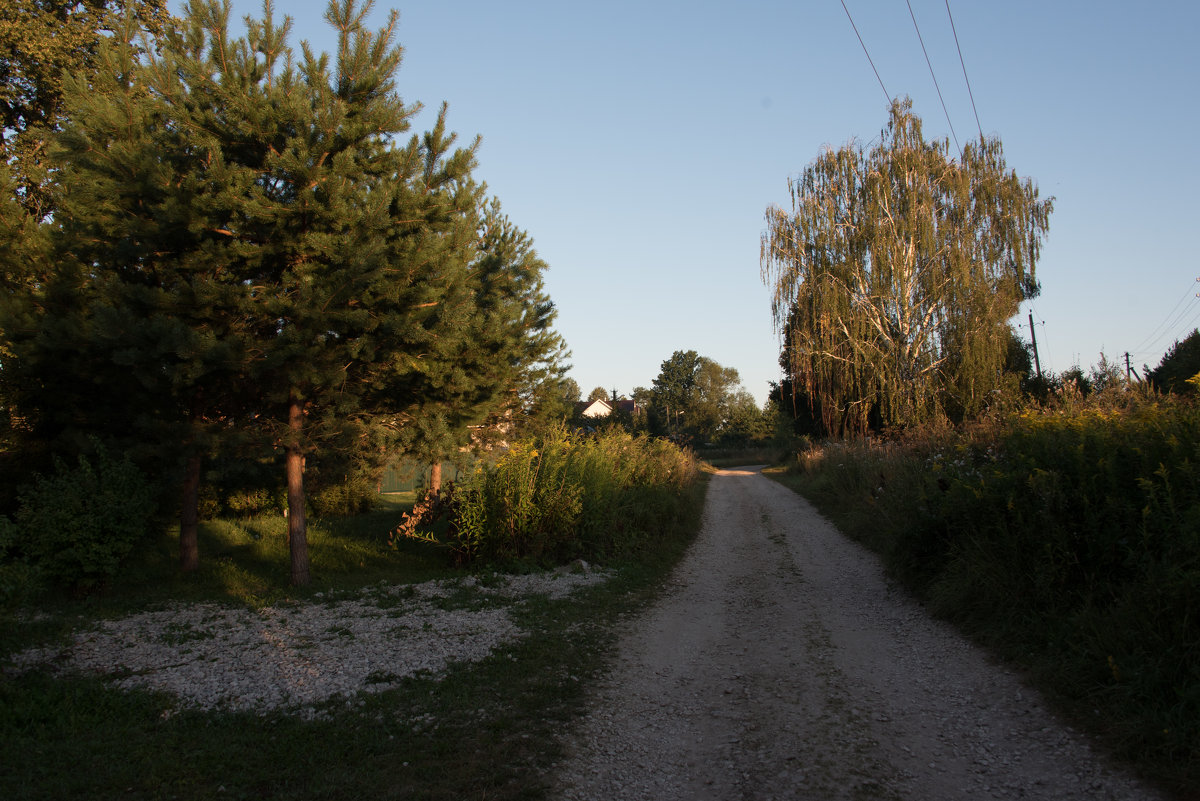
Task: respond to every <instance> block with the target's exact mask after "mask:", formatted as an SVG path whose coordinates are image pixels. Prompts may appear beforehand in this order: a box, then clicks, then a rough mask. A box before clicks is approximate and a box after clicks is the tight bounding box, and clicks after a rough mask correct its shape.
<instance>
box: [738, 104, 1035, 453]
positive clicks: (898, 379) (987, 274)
mask: <svg viewBox="0 0 1200 801" xmlns="http://www.w3.org/2000/svg"><path fill="white" fill-rule="evenodd" d="M789 190H790V194H791V201H792V208H791V210H790V211H787V210H784V209H782V208H780V207H778V206H771V207H769V208H768V209H767V212H766V223H767V229H766V231H765V233H764V234H763V236H762V243H761V245H762V247H761V268H762V278H763V281H764V282H765V283H766V284H767V285H768V286H769V287H770V288H771V289H772V313H773V316H774V322H775V327H776V331H777V332H778V333H779V334H780V337H781V340H782V343H783V355H782V358H781V361H782V364H783V366H784V370H785V373H786V375H787V376H788V378H790V379H791V380H792V381H793V382H794V385H795V386H796V387H797V389H799V390H801V391H802V392H803V393H804V394H806V395H807V397H808V399H809V402H810V403H811V405H812V408H813V410H814V414H817V415H819V417H820V419H821V421H822V423H823V424H824V427H825V429H826V430H827V431H828V432H830V433H836V434H843V433H846V434H854V433H861V432H863V431H865V430H866V429H867V428H868V424H869V421H870V420H878V422H880V423H882V424H883V425H905V424H912V423H919V422H921V421H925V420H929V419H931V418H935V417H939V416H949V417H952V418H961V417H967V416H971V415H974V414H977V413H978V412H979V411H980V410H981V409H983V408H984V407H985V406H986V404H987V401H988V398H989V395H990V393H991V392H992V391H993V390H994V389H996V388H997V387H998V385H999V382H1000V381H1001V368H1002V365H1003V362H1004V357H1005V352H1006V348H1007V345H1008V341H1009V331H1010V329H1009V326H1008V320H1009V319H1010V318H1011V317H1012V316H1013V315H1014V314H1016V312H1017V310H1018V307H1019V304H1020V302H1021V301H1022V300H1023V299H1025V298H1028V297H1033V296H1034V295H1036V293H1037V291H1038V284H1037V280H1036V272H1035V270H1036V265H1037V260H1038V256H1039V251H1040V247H1041V242H1042V240H1043V238H1044V237H1045V234H1046V231H1047V227H1048V222H1049V216H1050V212H1051V210H1052V206H1053V198H1048V199H1045V200H1039V198H1038V190H1037V188H1036V186H1035V185H1034V184H1033V182H1032V181H1030V180H1029V179H1022V178H1020V177H1018V176H1017V175H1016V173H1015V172H1010V171H1008V168H1007V166H1006V164H1005V161H1004V155H1003V150H1002V148H1001V144H1000V140H999V139H997V138H981V139H980V140H979V141H978V142H972V143H969V144H968V145H967V146H966V147H965V148H964V149H963V152H962V154H961V156H959V157H958V158H954V157H953V155H952V154H951V151H950V145H949V142H948V140H944V139H943V140H941V141H934V142H926V141H925V139H924V137H923V135H922V132H921V121H920V119H919V118H918V117H917V116H916V115H915V114H913V113H912V108H911V103H910V102H909V101H907V100H906V101H897V102H896V103H894V104H893V106H892V108H891V113H890V119H889V122H888V125H887V127H886V128H885V129H884V130H883V131H882V132H881V134H880V138H879V144H877V145H875V146H874V147H872V148H870V149H869V150H865V149H863V148H862V147H861V146H859V145H856V144H854V143H851V144H849V145H847V146H845V147H842V148H841V149H839V150H836V151H835V150H833V149H828V150H826V151H825V152H824V153H822V154H821V155H820V156H818V157H817V159H816V160H815V161H813V162H812V163H811V164H810V165H809V166H808V168H807V169H806V170H805V171H804V173H803V175H801V176H800V178H798V179H796V180H792V181H789Z"/></svg>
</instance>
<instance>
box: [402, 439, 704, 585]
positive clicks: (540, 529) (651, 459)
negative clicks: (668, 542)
mask: <svg viewBox="0 0 1200 801" xmlns="http://www.w3.org/2000/svg"><path fill="white" fill-rule="evenodd" d="M696 476H697V465H696V460H695V458H694V457H693V456H692V455H691V453H690V452H688V451H684V450H681V449H680V448H678V447H676V446H675V445H672V444H671V443H670V442H667V441H665V440H661V439H652V438H650V437H646V436H634V435H631V434H629V433H627V432H626V431H624V430H623V429H621V428H617V427H613V428H609V429H606V430H605V431H602V432H600V433H598V434H595V435H587V434H581V433H578V432H572V431H569V430H568V429H566V428H557V429H554V430H552V431H550V432H549V433H547V434H545V435H544V436H542V437H539V438H537V439H535V440H532V441H530V442H528V443H522V444H517V445H515V446H514V447H512V448H510V449H509V450H508V451H507V452H506V453H505V454H504V455H503V456H502V457H500V459H499V460H498V461H497V462H496V464H495V465H494V466H490V467H489V466H485V465H483V464H482V463H481V464H480V466H479V467H478V469H477V470H476V472H475V473H474V475H472V476H471V477H470V478H468V479H467V480H466V481H465V482H463V483H462V484H461V485H460V486H458V487H456V488H454V489H453V490H452V496H451V497H450V499H449V500H448V501H447V502H445V503H444V504H443V505H442V506H441V508H442V509H443V510H444V511H445V512H446V513H447V514H448V516H449V518H450V519H449V525H448V527H446V528H445V530H444V533H443V535H442V536H441V537H440V538H439V537H438V536H437V535H436V534H434V533H431V532H426V533H422V532H419V531H412V530H411V529H407V530H406V531H407V534H408V536H410V537H415V538H418V539H422V540H424V541H427V542H433V543H436V544H440V545H445V546H446V547H448V548H449V549H450V550H451V552H452V553H453V554H454V558H455V561H457V562H459V563H467V562H473V561H478V560H482V561H485V562H492V563H497V562H499V563H513V562H527V563H532V564H539V565H545V564H562V563H565V562H568V561H570V560H572V559H585V560H591V561H600V562H604V561H609V560H612V559H614V558H629V557H634V556H640V555H642V554H644V553H645V552H646V551H648V550H653V549H654V548H655V547H656V545H657V539H658V538H659V536H660V533H661V532H663V531H666V530H669V529H670V524H671V521H672V520H674V519H676V518H678V517H679V516H680V515H681V514H682V513H683V511H684V510H683V508H682V504H685V503H687V502H688V495H687V491H686V490H687V488H688V487H689V486H691V485H692V484H693V483H695V481H696Z"/></svg>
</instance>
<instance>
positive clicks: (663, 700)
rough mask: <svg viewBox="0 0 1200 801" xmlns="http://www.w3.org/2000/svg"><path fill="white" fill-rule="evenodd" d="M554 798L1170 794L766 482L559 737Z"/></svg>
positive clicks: (713, 491)
mask: <svg viewBox="0 0 1200 801" xmlns="http://www.w3.org/2000/svg"><path fill="white" fill-rule="evenodd" d="M565 739H566V745H567V748H568V751H569V754H570V756H569V757H568V758H567V759H566V760H565V761H564V762H563V763H561V764H560V765H559V768H558V772H557V774H556V776H555V777H553V779H552V781H553V787H554V789H553V791H552V793H551V796H552V797H555V798H561V799H590V800H594V801H616V800H617V799H655V800H656V801H666V800H669V799H688V800H689V801H691V800H692V799H722V800H723V801H724V800H728V799H812V800H813V801H831V800H833V799H864V801H865V800H866V799H913V800H914V801H938V800H939V799H972V800H973V801H974V800H976V799H1045V801H1073V800H1075V799H1077V800H1078V801H1085V799H1086V801H1103V800H1105V799H1109V800H1114V801H1115V800H1117V799H1119V800H1121V801H1132V800H1133V799H1160V798H1161V797H1160V796H1159V795H1157V794H1156V793H1155V792H1153V791H1152V790H1150V789H1149V788H1147V787H1145V786H1143V785H1140V784H1138V783H1137V782H1136V781H1134V780H1133V779H1131V778H1130V777H1128V776H1126V775H1124V774H1122V773H1120V772H1118V771H1115V770H1113V769H1111V768H1109V767H1107V766H1106V765H1105V764H1104V762H1103V760H1102V759H1100V758H1099V757H1098V756H1097V755H1096V754H1095V753H1094V752H1093V751H1092V750H1091V749H1089V747H1088V746H1087V745H1086V744H1085V742H1084V740H1083V739H1082V738H1081V737H1080V736H1079V735H1077V734H1076V733H1075V732H1073V731H1072V730H1071V729H1069V728H1067V727H1066V726H1064V725H1062V724H1061V723H1059V722H1058V721H1057V720H1056V719H1055V718H1054V717H1053V716H1052V715H1051V714H1049V713H1048V712H1047V711H1046V708H1045V707H1044V705H1043V704H1042V702H1041V701H1040V699H1039V698H1038V696H1037V695H1036V693H1034V692H1033V691H1031V690H1030V689H1028V688H1027V687H1025V686H1024V685H1023V684H1022V683H1021V681H1020V680H1019V678H1018V677H1016V676H1015V675H1014V674H1012V673H1011V672H1009V671H1007V670H1006V669H1004V668H1003V667H999V666H997V665H996V664H995V663H994V662H992V661H991V660H989V658H988V657H987V656H986V655H985V654H984V653H983V652H982V651H981V650H979V649H978V648H975V647H974V646H972V645H971V644H969V643H968V642H967V641H966V640H964V639H963V638H962V637H961V636H959V635H958V634H956V633H955V632H954V631H953V630H951V629H950V628H949V627H948V626H946V625H944V624H942V623H940V622H938V621H935V620H933V619H931V618H930V617H929V615H928V614H927V613H926V612H925V611H924V610H923V609H922V608H921V607H920V606H919V605H918V604H916V603H915V602H913V601H911V600H910V599H909V598H908V597H907V596H905V595H904V594H903V592H902V591H901V590H899V589H898V588H896V587H893V586H892V584H891V583H890V582H889V581H888V580H887V579H886V578H885V577H884V575H883V572H882V570H881V568H880V566H879V562H878V560H877V559H876V558H875V557H874V555H872V554H870V553H869V552H867V551H865V550H864V549H862V548H861V547H859V546H857V545H856V544H854V543H852V542H850V541H849V540H847V539H846V538H845V537H843V536H842V535H841V534H840V533H838V531H837V530H836V529H835V528H834V527H833V526H832V525H831V524H830V523H829V522H828V521H826V520H825V519H823V518H822V517H821V516H820V515H818V514H817V512H816V511H815V510H814V509H813V507H812V506H811V505H810V504H809V503H808V502H806V501H805V500H803V499H802V498H800V497H799V496H797V495H795V494H794V493H792V492H790V491H789V490H787V489H786V488H784V487H782V486H780V485H778V484H777V483H775V482H773V481H771V480H770V479H767V478H765V477H763V476H762V475H761V474H760V472H759V470H758V469H757V468H744V469H735V470H724V471H721V472H719V473H718V474H717V475H716V476H714V477H713V478H712V482H711V485H710V487H709V491H708V499H707V502H706V504H705V510H704V523H703V529H702V531H701V533H700V535H699V537H698V538H697V541H696V542H695V543H694V545H693V546H692V548H691V549H690V550H689V551H688V554H687V555H686V556H685V557H684V560H683V561H682V563H681V564H680V565H679V567H678V569H677V570H676V572H675V574H674V575H673V577H672V579H671V585H670V587H669V590H668V591H667V592H666V593H665V594H664V596H663V597H662V598H661V599H660V600H659V601H658V603H657V604H656V605H655V606H654V607H652V608H651V609H650V610H649V611H648V612H647V613H646V614H645V615H643V616H642V617H640V618H638V619H637V620H635V621H633V623H632V624H631V625H630V627H629V629H628V631H627V632H626V633H625V634H624V636H623V638H622V641H621V646H620V652H619V656H618V658H617V660H616V663H615V665H614V667H613V671H612V673H611V675H610V676H609V678H608V679H607V680H606V681H605V682H604V683H603V684H602V685H601V686H600V687H598V688H597V690H596V694H595V697H594V700H593V703H592V706H591V711H590V712H589V713H588V714H587V715H586V716H585V717H584V718H583V719H582V721H581V722H580V724H579V725H578V726H577V727H576V728H575V729H574V730H573V731H571V732H570V733H568V734H566V735H565Z"/></svg>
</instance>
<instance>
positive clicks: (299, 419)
mask: <svg viewBox="0 0 1200 801" xmlns="http://www.w3.org/2000/svg"><path fill="white" fill-rule="evenodd" d="M288 428H289V429H290V430H289V432H288V434H289V436H288V444H287V451H286V469H287V496H288V548H289V550H290V551H291V556H292V584H295V585H297V586H303V585H305V584H308V527H307V522H306V521H305V518H304V452H303V450H302V449H301V447H300V441H301V439H300V436H301V434H302V433H303V429H304V408H303V406H302V404H301V402H300V401H299V400H298V399H297V398H296V396H295V394H293V395H292V398H291V401H290V403H289V406H288Z"/></svg>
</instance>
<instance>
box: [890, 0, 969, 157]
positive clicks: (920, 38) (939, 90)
mask: <svg viewBox="0 0 1200 801" xmlns="http://www.w3.org/2000/svg"><path fill="white" fill-rule="evenodd" d="M904 2H905V4H907V5H908V15H909V16H910V17H912V21H913V29H914V30H916V32H917V41H918V42H920V43H921V52H922V53H924V54H925V63H926V64H927V65H928V66H929V77H930V78H933V88H934V89H937V95H938V100H940V101H941V103H942V113H943V114H945V115H946V124H947V125H949V126H950V135H951V136H953V137H954V146H955V147H956V148H958V151H959V152H960V153H961V152H962V145H960V144H959V143H958V134H956V133H955V132H954V123H952V122H950V112H949V111H947V110H946V101H945V100H944V99H943V98H942V87H940V86H938V80H937V76H936V75H934V74H933V62H932V61H930V60H929V51H928V50H926V49H925V38H924V37H923V36H921V28H920V26H918V25H917V15H916V14H914V13H913V10H912V3H911V2H909V0H904Z"/></svg>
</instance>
